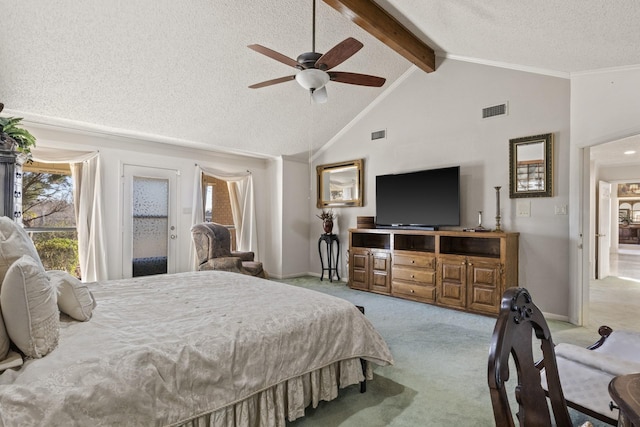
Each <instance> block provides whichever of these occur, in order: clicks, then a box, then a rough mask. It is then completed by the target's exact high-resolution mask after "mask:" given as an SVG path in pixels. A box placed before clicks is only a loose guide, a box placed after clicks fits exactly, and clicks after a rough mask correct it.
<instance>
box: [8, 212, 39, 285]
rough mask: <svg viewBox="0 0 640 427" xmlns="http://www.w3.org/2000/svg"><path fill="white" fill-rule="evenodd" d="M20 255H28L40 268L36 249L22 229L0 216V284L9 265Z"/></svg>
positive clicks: (9, 219) (10, 220)
mask: <svg viewBox="0 0 640 427" xmlns="http://www.w3.org/2000/svg"><path fill="white" fill-rule="evenodd" d="M22 255H29V256H30V257H31V258H33V259H34V260H35V261H36V263H37V264H39V265H40V267H42V262H41V261H40V257H39V256H38V252H37V251H36V247H35V246H33V242H32V241H31V239H30V238H29V235H28V234H27V232H26V231H24V228H22V226H20V224H18V223H16V222H15V221H13V220H12V219H11V218H8V217H6V216H0V283H2V280H3V279H4V276H5V274H6V273H7V270H8V269H9V267H11V264H13V263H14V262H15V261H16V260H17V259H18V258H20V257H21V256H22ZM43 269H44V267H43Z"/></svg>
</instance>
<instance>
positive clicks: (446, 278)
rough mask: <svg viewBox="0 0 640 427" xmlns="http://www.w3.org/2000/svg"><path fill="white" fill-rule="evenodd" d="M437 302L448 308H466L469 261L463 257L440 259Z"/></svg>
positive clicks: (443, 257)
mask: <svg viewBox="0 0 640 427" xmlns="http://www.w3.org/2000/svg"><path fill="white" fill-rule="evenodd" d="M437 281H438V283H437V295H436V301H437V303H438V304H440V305H445V306H447V307H457V308H464V307H465V306H466V304H465V302H466V281H467V259H466V257H462V256H440V257H439V258H438V278H437Z"/></svg>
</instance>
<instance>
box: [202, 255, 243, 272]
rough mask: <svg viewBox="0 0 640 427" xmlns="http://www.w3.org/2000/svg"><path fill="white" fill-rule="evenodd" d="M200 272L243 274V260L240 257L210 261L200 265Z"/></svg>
mask: <svg viewBox="0 0 640 427" xmlns="http://www.w3.org/2000/svg"><path fill="white" fill-rule="evenodd" d="M198 270H199V271H204V270H219V271H233V272H236V273H241V272H242V271H243V268H242V260H241V259H240V258H238V257H220V258H212V259H210V260H207V262H206V263H204V264H200V267H198Z"/></svg>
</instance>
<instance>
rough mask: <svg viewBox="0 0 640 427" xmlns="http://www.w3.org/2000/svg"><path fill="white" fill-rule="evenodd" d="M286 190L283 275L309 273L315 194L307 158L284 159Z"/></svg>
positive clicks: (284, 194) (283, 189)
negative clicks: (310, 233)
mask: <svg viewBox="0 0 640 427" xmlns="http://www.w3.org/2000/svg"><path fill="white" fill-rule="evenodd" d="M314 179H315V176H314ZM282 193H283V203H282V207H283V209H282V233H283V239H282V277H285V278H286V277H295V276H301V275H305V274H307V273H308V272H309V257H308V256H307V248H308V247H309V240H308V236H309V208H308V206H309V203H308V201H309V200H310V199H311V198H312V194H314V192H312V191H310V171H309V162H308V161H307V160H304V161H301V160H299V159H298V160H296V159H293V158H291V159H285V160H284V164H283V185H282Z"/></svg>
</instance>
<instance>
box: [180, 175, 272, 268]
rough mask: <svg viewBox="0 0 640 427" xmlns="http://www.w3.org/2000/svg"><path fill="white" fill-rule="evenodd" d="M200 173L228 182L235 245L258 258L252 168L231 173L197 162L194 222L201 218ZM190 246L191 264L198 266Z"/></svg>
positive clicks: (202, 196)
mask: <svg viewBox="0 0 640 427" xmlns="http://www.w3.org/2000/svg"><path fill="white" fill-rule="evenodd" d="M203 174H205V175H208V176H212V177H214V178H217V179H220V180H223V181H226V182H227V187H228V188H229V198H230V199H231V214H232V215H233V225H234V226H235V228H236V246H237V248H238V250H239V251H253V252H254V253H255V259H256V260H258V259H260V256H259V254H258V235H257V232H256V215H255V202H254V199H253V178H252V176H251V172H249V171H246V172H244V171H243V172H238V173H230V172H223V171H219V170H216V169H212V168H208V167H204V166H200V165H196V173H195V182H194V185H193V188H194V192H193V210H192V224H193V225H195V224H199V223H201V222H203V221H204V193H203V192H204V189H203V188H202V175H203ZM191 246H192V247H191V252H190V260H191V265H192V266H193V267H194V268H197V259H196V254H195V248H194V247H193V245H191Z"/></svg>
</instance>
